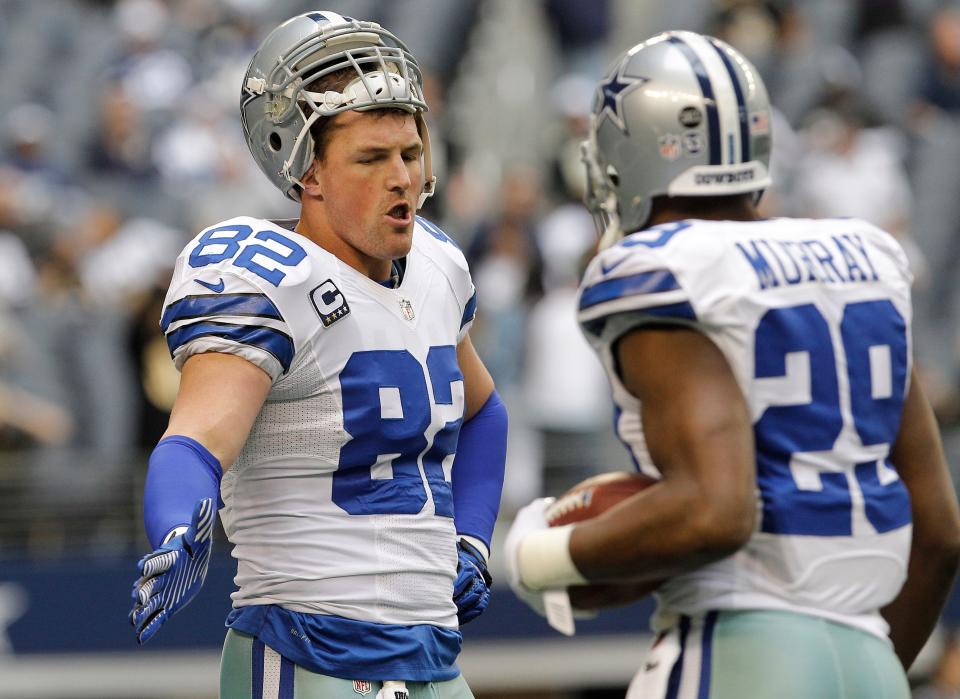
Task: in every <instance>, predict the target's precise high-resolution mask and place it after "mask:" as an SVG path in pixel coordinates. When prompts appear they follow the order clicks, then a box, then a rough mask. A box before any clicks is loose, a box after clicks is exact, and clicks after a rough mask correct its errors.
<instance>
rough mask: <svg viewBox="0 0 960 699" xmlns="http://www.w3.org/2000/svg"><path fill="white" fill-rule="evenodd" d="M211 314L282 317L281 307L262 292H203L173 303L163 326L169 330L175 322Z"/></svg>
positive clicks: (161, 322) (161, 325)
mask: <svg viewBox="0 0 960 699" xmlns="http://www.w3.org/2000/svg"><path fill="white" fill-rule="evenodd" d="M210 316H250V317H254V318H272V319H274V320H283V316H282V315H281V314H280V309H278V308H277V307H276V305H274V303H273V301H271V300H270V299H269V298H267V297H266V296H265V295H263V294H203V295H201V296H184V297H183V298H182V299H180V300H179V301H175V302H174V303H171V304H170V305H169V306H168V307H167V310H166V311H164V313H163V317H162V318H161V319H160V329H161V330H163V332H167V328H169V327H170V326H171V325H172V324H173V323H176V322H177V321H180V320H189V319H191V318H208V317H210Z"/></svg>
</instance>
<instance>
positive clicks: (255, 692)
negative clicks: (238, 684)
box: [250, 638, 264, 699]
mask: <svg viewBox="0 0 960 699" xmlns="http://www.w3.org/2000/svg"><path fill="white" fill-rule="evenodd" d="M263 652H264V647H263V641H259V640H257V639H256V638H255V639H253V650H252V652H251V654H250V655H251V658H250V663H251V670H250V696H251V697H252V699H263Z"/></svg>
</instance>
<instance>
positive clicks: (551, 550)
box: [517, 524, 589, 591]
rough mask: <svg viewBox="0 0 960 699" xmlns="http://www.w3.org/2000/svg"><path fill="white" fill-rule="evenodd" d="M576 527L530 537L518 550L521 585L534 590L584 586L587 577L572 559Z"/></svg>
mask: <svg viewBox="0 0 960 699" xmlns="http://www.w3.org/2000/svg"><path fill="white" fill-rule="evenodd" d="M574 526H575V525H573V524H565V525H563V526H562V527H550V528H548V529H539V530H537V531H534V532H530V533H529V534H527V535H526V536H525V537H524V538H523V540H522V541H521V542H520V546H519V547H518V550H517V568H518V570H519V573H520V582H521V583H523V586H524V587H526V588H527V589H529V590H532V591H539V590H551V589H556V588H566V587H570V586H571V585H584V584H586V583H588V582H589V581H588V580H587V579H586V578H585V577H583V575H582V574H581V573H580V571H579V570H577V567H576V566H575V565H574V563H573V558H571V557H570V536H571V535H572V534H573V527H574Z"/></svg>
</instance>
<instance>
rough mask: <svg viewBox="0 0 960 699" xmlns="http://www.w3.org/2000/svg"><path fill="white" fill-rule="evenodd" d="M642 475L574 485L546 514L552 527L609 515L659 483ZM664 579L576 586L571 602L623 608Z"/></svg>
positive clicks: (583, 606)
mask: <svg viewBox="0 0 960 699" xmlns="http://www.w3.org/2000/svg"><path fill="white" fill-rule="evenodd" d="M656 482H657V480H656V479H655V478H651V477H650V476H645V475H643V474H642V473H630V472H627V471H614V472H611V473H602V474H600V475H598V476H593V477H591V478H588V479H586V480H584V481H581V482H580V483H578V484H577V485H575V486H573V487H572V488H570V490H568V491H567V492H566V493H564V494H563V495H561V496H560V497H559V498H557V499H556V500H555V501H554V502H553V503H551V505H550V507H548V508H547V511H546V513H545V514H546V519H547V523H548V524H549V525H550V526H551V527H558V526H562V525H564V524H572V523H574V522H582V521H583V520H586V519H591V518H593V517H596V516H597V515H599V514H601V513H603V512H606V511H607V510H609V509H610V508H611V507H613V506H614V505H616V504H617V503H619V502H622V501H624V500H626V499H627V498H629V497H630V496H632V495H636V494H637V493H639V492H640V491H641V490H645V489H646V488H649V487H650V486H651V485H653V484H654V483H656ZM662 582H663V581H662V580H649V581H644V582H625V583H622V584H609V583H603V584H594V585H574V586H572V587H570V588H569V590H568V592H569V593H570V602H571V604H572V605H573V606H574V607H575V608H577V609H584V610H595V609H602V608H607V607H621V606H624V605H627V604H631V603H632V602H636V601H637V600H640V599H643V598H644V597H646V596H648V595H650V594H651V593H653V592H654V591H655V590H656V589H657V588H658V587H659V586H660V584H661V583H662Z"/></svg>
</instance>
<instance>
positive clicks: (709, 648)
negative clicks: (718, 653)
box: [697, 611, 719, 699]
mask: <svg viewBox="0 0 960 699" xmlns="http://www.w3.org/2000/svg"><path fill="white" fill-rule="evenodd" d="M718 615H719V612H716V611H714V612H707V615H706V617H704V620H703V635H702V636H701V640H700V690H699V691H698V692H697V699H710V676H711V674H712V673H713V629H714V627H715V626H716V625H717V616H718Z"/></svg>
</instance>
